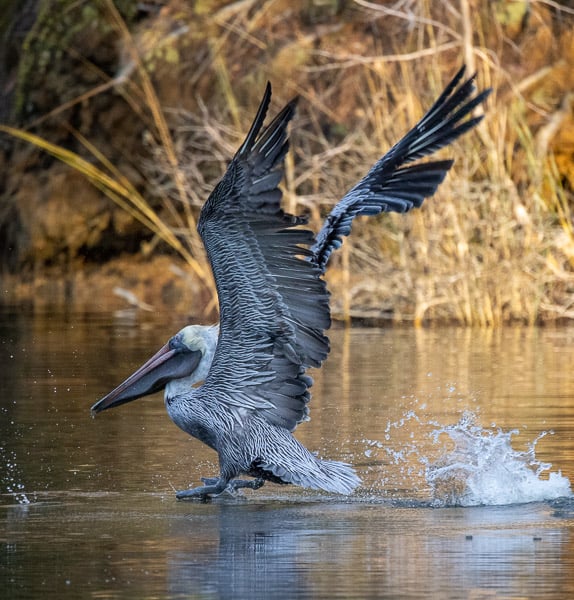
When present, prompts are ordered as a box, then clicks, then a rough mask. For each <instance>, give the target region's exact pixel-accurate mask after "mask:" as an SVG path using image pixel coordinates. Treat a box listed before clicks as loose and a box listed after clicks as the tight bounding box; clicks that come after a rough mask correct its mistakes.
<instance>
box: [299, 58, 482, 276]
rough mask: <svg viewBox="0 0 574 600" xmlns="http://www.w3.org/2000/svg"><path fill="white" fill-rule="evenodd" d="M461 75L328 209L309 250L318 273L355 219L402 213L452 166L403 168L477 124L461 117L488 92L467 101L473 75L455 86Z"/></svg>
mask: <svg viewBox="0 0 574 600" xmlns="http://www.w3.org/2000/svg"><path fill="white" fill-rule="evenodd" d="M464 71H465V67H464V66H463V67H462V68H461V69H460V70H459V71H458V73H457V74H456V75H455V77H454V78H453V80H452V81H451V82H450V83H449V84H448V85H447V86H446V88H445V89H444V91H443V92H442V94H441V95H440V96H439V98H438V99H437V100H436V102H435V103H434V104H433V106H432V107H431V108H430V110H429V111H428V112H427V113H426V114H425V116H424V117H423V118H422V119H421V120H420V121H419V122H418V123H417V125H415V127H413V128H412V129H411V130H410V131H409V132H408V133H407V134H406V135H405V136H404V137H403V138H402V139H401V140H400V141H399V142H398V143H397V144H395V145H394V146H393V147H392V148H391V149H390V150H389V151H388V152H387V154H385V155H384V156H383V157H382V158H381V159H380V160H379V161H377V162H376V163H375V165H374V166H373V167H372V168H371V170H370V171H369V172H368V173H367V175H365V177H364V178H363V179H361V181H359V183H357V185H355V186H354V187H353V188H352V189H351V190H349V192H347V194H346V195H345V196H344V197H343V199H342V200H341V201H340V202H339V203H338V204H337V205H336V206H335V208H333V210H332V211H331V213H330V214H329V215H328V217H327V218H326V220H325V223H324V225H323V228H322V229H321V231H320V232H319V234H318V235H317V239H316V241H315V243H314V244H313V246H312V248H311V252H312V254H313V256H312V259H311V260H312V261H313V262H314V263H315V264H316V265H317V266H318V267H319V268H320V269H321V270H323V271H324V270H325V268H326V266H327V262H328V260H329V257H330V256H331V252H333V250H336V249H337V248H339V247H340V246H341V243H342V239H341V238H342V237H343V236H347V235H349V233H351V224H352V222H353V219H354V218H355V217H356V216H359V215H378V214H379V213H381V212H401V213H402V212H407V211H409V210H411V209H412V208H413V207H419V206H420V205H421V204H422V203H423V200H424V199H425V198H427V197H429V196H432V195H433V194H434V192H435V191H436V189H437V187H438V186H439V185H440V183H441V182H442V181H443V179H444V178H445V175H446V173H447V171H448V170H449V169H450V167H451V166H452V164H453V161H452V160H442V161H433V162H426V163H416V164H409V163H412V162H413V161H416V160H417V159H419V158H422V157H424V156H428V155H429V154H432V153H433V152H435V151H437V150H439V149H440V148H443V147H444V146H447V145H448V144H450V143H451V142H452V141H454V140H455V139H456V138H458V137H459V136H461V135H462V134H464V133H466V132H467V131H468V130H469V129H472V128H473V127H474V126H475V125H477V124H478V123H479V122H480V121H481V119H482V116H478V117H470V118H467V117H469V115H470V114H471V113H472V111H473V110H474V109H475V108H476V107H477V106H478V105H479V104H481V103H482V102H484V100H485V99H486V97H487V96H488V95H489V94H490V92H491V90H490V89H487V90H485V91H483V92H481V93H480V94H478V95H477V96H474V97H473V98H471V96H472V94H473V93H474V91H475V86H474V76H473V77H471V78H469V79H467V80H466V81H463V82H462V83H460V82H461V79H462V78H463V75H464ZM459 84H460V85H459Z"/></svg>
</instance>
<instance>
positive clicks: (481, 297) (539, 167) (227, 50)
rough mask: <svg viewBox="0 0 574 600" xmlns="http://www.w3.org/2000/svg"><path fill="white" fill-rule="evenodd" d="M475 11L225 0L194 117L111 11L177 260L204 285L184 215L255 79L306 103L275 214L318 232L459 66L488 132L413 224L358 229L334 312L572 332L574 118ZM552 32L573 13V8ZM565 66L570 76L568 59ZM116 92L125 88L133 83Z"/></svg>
mask: <svg viewBox="0 0 574 600" xmlns="http://www.w3.org/2000/svg"><path fill="white" fill-rule="evenodd" d="M439 4H440V6H438V5H439ZM531 4H532V16H531V20H532V19H533V20H534V22H535V25H536V26H537V27H538V28H539V30H540V29H541V28H542V26H544V27H546V28H551V27H552V22H553V11H554V12H556V11H557V10H559V8H560V5H559V4H558V3H549V2H534V3H531ZM110 6H111V3H110ZM479 8H480V10H477V7H476V6H475V7H474V8H473V7H472V6H470V3H469V2H468V0H462V1H461V2H458V3H448V5H447V4H444V5H443V3H431V2H429V1H424V0H420V1H415V0H402V1H397V2H396V3H374V2H369V1H367V0H355V1H354V2H351V3H347V9H346V10H347V14H345V15H343V16H342V17H341V18H340V19H339V20H338V21H337V20H331V21H330V22H329V23H327V24H319V25H316V26H314V27H306V28H305V27H304V26H302V25H301V23H300V22H298V21H297V22H294V21H293V18H294V17H293V14H296V13H294V12H293V10H292V3H288V2H286V0H285V1H283V0H276V1H275V2H268V3H256V2H254V1H246V0H244V1H243V2H236V3H234V4H232V5H229V6H226V7H224V8H222V9H221V10H220V11H219V12H217V13H216V14H214V15H211V16H209V17H205V23H204V25H205V27H206V30H208V31H209V33H210V36H211V38H210V40H211V41H208V42H207V43H208V46H209V52H208V53H207V55H206V56H207V58H206V59H205V61H204V62H203V63H202V64H201V65H199V67H197V65H195V66H194V71H193V74H191V75H190V78H191V79H192V80H193V82H194V83H197V82H199V81H200V80H201V78H202V77H203V78H208V79H209V78H211V80H212V84H211V87H210V89H211V91H212V92H213V86H215V89H216V91H217V92H218V93H212V95H211V96H210V97H209V98H208V97H205V98H203V100H202V99H201V97H200V96H199V95H198V97H197V98H196V100H197V107H198V109H197V111H195V112H185V111H181V110H178V111H175V110H173V109H169V108H167V107H163V110H162V109H160V106H159V101H158V99H157V97H156V95H155V93H154V91H153V87H152V86H151V83H150V79H149V77H148V75H147V73H146V72H145V70H144V69H143V68H142V60H141V57H139V56H138V53H137V52H136V47H137V44H135V43H134V42H133V40H132V39H131V37H130V35H129V33H128V32H127V30H125V27H123V26H122V24H121V20H119V21H118V20H117V15H116V14H114V12H113V10H112V9H110V11H111V12H110V14H111V15H112V17H113V19H115V21H114V22H115V23H116V27H117V28H118V31H119V32H120V33H121V38H122V40H123V43H124V45H125V46H126V47H127V48H129V50H130V56H131V57H132V58H131V61H132V62H131V64H132V66H133V69H134V73H137V74H138V78H137V81H138V82H139V83H138V88H137V89H138V94H139V96H137V95H135V94H134V95H133V97H134V98H136V96H137V102H140V103H141V102H143V105H144V106H145V107H146V108H145V112H146V113H147V114H151V115H152V117H153V119H152V121H153V123H154V124H155V131H156V133H157V135H154V136H151V138H150V139H149V140H148V141H149V150H150V156H151V159H150V161H149V164H148V165H147V173H148V175H149V178H150V182H151V184H152V185H151V189H150V197H152V196H154V195H155V196H156V197H160V198H161V199H162V201H163V202H165V203H166V205H167V206H168V207H169V211H168V213H169V214H171V217H170V219H169V222H168V223H167V225H168V227H169V229H170V230H171V232H172V234H174V235H175V236H176V237H175V239H180V238H181V237H182V236H184V237H187V240H186V241H185V243H184V246H183V247H184V252H183V253H182V255H183V256H185V257H186V259H187V260H188V262H189V263H190V264H191V265H192V267H193V269H194V271H195V272H196V274H197V275H198V276H199V277H200V278H201V279H203V280H204V281H207V280H208V276H207V275H206V272H207V270H208V269H207V265H206V263H205V258H204V256H203V254H202V253H201V251H200V250H199V249H198V240H197V234H196V232H195V228H194V226H193V225H194V216H195V215H196V214H197V210H198V207H199V206H200V205H201V204H202V202H203V201H204V200H205V198H206V197H207V195H208V194H209V191H210V190H211V189H212V186H213V184H214V183H215V181H216V180H217V179H218V178H219V176H220V175H221V174H222V173H223V171H224V169H225V166H226V161H227V160H229V158H230V157H231V156H232V155H233V153H234V151H235V149H236V148H237V146H238V144H239V143H240V141H241V140H242V136H243V135H244V133H245V131H246V130H247V128H248V126H249V122H250V119H251V117H252V115H253V114H254V110H255V106H256V102H257V101H258V96H259V94H260V92H261V91H262V89H263V84H264V81H265V79H266V78H269V79H271V80H272V82H273V83H274V90H275V92H276V97H277V98H279V100H277V101H275V104H274V109H275V108H277V106H279V105H280V104H281V102H282V101H285V100H287V99H288V98H289V97H291V96H292V95H293V94H295V93H299V94H300V95H301V96H302V99H301V102H300V110H299V113H298V116H297V117H296V119H295V123H294V129H293V135H292V138H293V141H294V143H293V150H292V152H291V154H290V155H289V157H288V159H287V161H286V177H285V182H284V191H285V203H286V208H287V209H288V210H290V211H307V212H308V213H309V214H310V216H311V223H312V225H313V227H314V228H315V229H316V230H317V229H318V228H319V227H320V224H321V222H322V217H323V216H324V215H325V214H326V213H327V212H328V210H329V208H330V207H331V206H332V205H333V204H334V203H335V202H336V201H337V200H338V199H339V198H341V197H342V195H343V194H344V192H345V191H346V190H347V189H348V188H349V187H350V186H351V185H352V184H353V183H354V182H356V181H357V179H358V178H360V177H361V176H362V175H363V174H364V173H365V172H366V170H367V169H368V168H369V166H370V165H371V164H372V163H373V162H374V161H375V160H377V159H378V158H379V156H380V155H381V154H382V153H383V152H385V151H386V150H387V149H388V148H389V147H390V146H391V145H392V144H393V143H394V142H396V141H397V140H398V139H399V138H400V137H401V136H402V135H404V134H405V133H406V131H407V130H408V129H409V128H410V127H412V125H413V124H414V123H415V122H416V120H417V119H418V118H420V116H421V115H422V114H423V112H424V110H425V109H426V108H428V107H429V106H430V104H431V103H432V101H433V99H434V98H435V97H436V96H437V95H438V93H440V91H441V89H442V87H443V85H444V84H445V82H446V81H447V79H448V78H449V76H450V75H451V74H452V73H453V72H454V71H455V70H456V68H457V67H458V66H459V64H460V63H461V62H462V61H463V60H464V61H466V63H467V64H468V65H469V66H471V68H472V69H476V71H477V72H478V82H479V85H480V87H487V86H492V87H493V88H494V90H495V91H494V93H493V95H492V96H491V98H490V99H489V102H488V106H487V118H486V119H485V120H484V121H483V123H482V124H481V125H480V127H479V128H477V130H475V131H474V132H472V133H471V134H469V135H467V136H466V137H465V138H464V139H462V140H460V141H459V142H457V143H456V144H454V145H453V146H452V147H451V148H449V149H447V150H445V151H443V153H442V154H443V155H446V156H452V157H453V158H454V159H455V161H456V162H455V167H454V168H453V169H452V171H451V173H450V174H449V176H448V178H447V180H446V181H445V183H444V184H443V186H442V187H441V189H440V191H439V193H438V194H437V195H436V196H435V197H434V198H432V199H429V200H427V201H426V202H425V205H424V207H423V209H422V210H421V211H415V212H413V213H412V214H410V215H408V216H402V215H382V216H381V217H378V218H373V219H369V220H359V221H358V222H357V223H356V224H355V225H354V231H353V235H352V236H351V238H349V240H348V242H347V244H346V246H345V247H344V248H343V251H342V252H339V253H338V255H337V256H335V257H334V259H333V260H332V264H331V267H330V270H329V273H328V279H329V282H330V287H331V290H332V291H333V309H334V313H335V314H337V315H338V316H346V317H364V318H369V319H375V320H384V319H390V320H392V321H395V322H398V321H404V320H410V321H414V322H415V323H417V324H420V323H422V322H427V321H432V322H456V323H460V324H465V325H481V326H494V325H500V324H502V323H508V322H521V323H528V324H533V323H536V322H540V321H548V320H555V319H572V318H574V230H573V226H572V199H571V197H570V193H569V191H566V190H565V189H564V188H563V187H562V179H563V175H562V174H561V173H559V171H558V170H557V168H556V164H555V161H554V158H553V154H552V151H551V147H552V139H553V137H554V135H555V133H556V131H557V130H559V129H560V127H561V126H562V124H563V122H564V119H567V118H568V115H569V110H570V105H569V104H565V105H564V104H561V102H560V101H559V98H558V100H557V99H556V98H557V96H558V95H559V93H561V92H560V91H559V90H558V91H557V90H556V89H554V92H553V93H554V96H553V97H552V98H551V99H550V101H546V100H545V101H544V102H538V101H537V100H536V97H535V95H534V94H533V93H531V92H532V90H533V89H544V88H540V87H537V86H539V84H540V83H541V82H542V83H545V82H547V81H548V79H549V78H550V79H552V77H553V72H554V70H555V68H558V67H560V65H559V59H560V57H558V58H556V57H555V56H550V54H549V57H547V58H548V60H551V61H554V62H551V63H550V65H549V66H548V65H547V66H545V67H540V69H539V70H537V71H535V72H531V71H529V70H528V69H526V68H525V67H523V66H520V68H517V66H516V64H513V63H512V62H511V61H506V60H505V58H504V55H505V52H507V50H506V48H508V47H515V46H517V44H518V42H515V41H514V38H512V30H511V27H512V26H514V24H513V23H510V24H508V23H507V22H506V21H503V16H500V15H498V16H499V17H500V21H499V22H497V23H496V24H495V25H493V15H492V13H491V12H490V9H489V8H488V5H487V4H485V5H484V6H482V5H480V7H479ZM560 18H563V19H570V20H571V19H572V14H571V13H570V11H568V9H566V10H565V11H563V12H560ZM504 19H506V16H504ZM366 22H368V23H369V24H370V26H371V27H372V30H371V33H372V31H373V30H376V28H377V27H380V28H381V34H380V36H379V37H377V36H376V35H373V36H372V38H369V40H366V39H365V33H364V31H365V30H366V28H365V23H366ZM386 29H390V30H391V32H392V34H389V35H385V34H384V33H383V32H384V31H385V30H386ZM537 31H538V30H537ZM536 35H538V33H533V34H532V36H533V38H532V39H533V40H534V41H536V39H537V38H536ZM214 36H217V37H214ZM343 37H344V38H345V39H346V40H347V42H346V43H345V44H343V45H342V44H341V43H340V40H341V39H342V38H343ZM517 39H518V38H517ZM521 51H525V50H521ZM549 52H550V51H549ZM533 60H535V58H533ZM564 60H566V68H568V65H569V64H570V63H569V61H574V56H571V57H570V56H568V57H566V58H565V59H564ZM257 64H260V65H261V67H260V68H259V69H258V70H257V72H255V73H254V72H253V71H254V65H257ZM563 67H564V65H562V67H560V68H563ZM570 70H572V69H570ZM210 73H211V75H210ZM126 79H127V80H129V83H130V85H131V86H133V85H135V84H134V81H135V79H136V78H135V77H134V76H132V75H130V76H126ZM573 85H574V82H573ZM208 87H209V86H208ZM129 89H131V88H129V86H128V87H126V90H129ZM124 93H127V92H126V91H125V90H124ZM130 93H132V92H130ZM142 98H143V100H142ZM208 100H209V104H208ZM134 102H135V100H134ZM164 115H167V120H166V118H165V116H164ZM167 122H169V123H170V127H171V129H170V130H168V128H167ZM231 125H232V126H233V128H231ZM30 141H33V142H34V143H39V142H38V140H31V139H30ZM44 147H45V148H46V146H44ZM47 149H48V148H47ZM115 175H117V179H118V180H119V179H121V178H120V176H119V175H118V174H115ZM97 180H98V178H97V177H96V181H97ZM100 181H101V180H100ZM108 188H110V189H113V186H108ZM131 194H132V191H130V195H131ZM121 195H122V194H120V196H121ZM138 202H139V199H138ZM142 212H144V211H143V209H142ZM181 215H183V220H182V218H181ZM151 220H152V221H153V222H155V221H154V219H153V218H151ZM154 226H155V225H154ZM157 227H158V229H157V230H155V231H156V233H157V235H158V236H161V237H162V238H163V239H164V240H167V239H168V237H169V236H168V234H165V233H161V231H162V229H161V226H160V225H159V224H157ZM168 243H170V242H168ZM174 247H176V246H174ZM178 251H180V253H181V250H180V249H179V248H178Z"/></svg>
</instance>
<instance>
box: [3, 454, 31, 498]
mask: <svg viewBox="0 0 574 600" xmlns="http://www.w3.org/2000/svg"><path fill="white" fill-rule="evenodd" d="M0 464H2V465H3V467H4V473H3V474H2V479H1V483H2V487H4V489H5V490H6V492H8V493H9V494H12V495H13V496H14V499H15V500H16V502H17V503H18V504H30V500H29V498H28V496H26V493H25V492H24V484H23V483H22V481H21V477H20V474H19V469H18V463H17V461H16V453H15V452H14V451H9V450H7V449H6V448H4V447H3V446H0Z"/></svg>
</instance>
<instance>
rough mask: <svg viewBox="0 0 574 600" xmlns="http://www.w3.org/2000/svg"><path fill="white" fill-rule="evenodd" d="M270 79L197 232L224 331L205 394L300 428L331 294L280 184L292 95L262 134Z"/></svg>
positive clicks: (320, 356) (321, 354) (324, 344)
mask: <svg viewBox="0 0 574 600" xmlns="http://www.w3.org/2000/svg"><path fill="white" fill-rule="evenodd" d="M270 96H271V88H270V86H269V85H268V86H267V89H266V91H265V95H264V96H263V100H262V101H261V105H260V107H259V110H258V112H257V116H256V118H255V120H254V122H253V125H252V126H251V129H250V131H249V133H248V135H247V137H246V139H245V142H244V143H243V144H242V145H241V147H240V149H239V151H238V152H237V154H236V155H235V157H234V158H233V160H232V161H231V163H230V165H229V168H228V170H227V172H226V174H225V175H224V177H223V179H222V180H221V181H220V182H219V184H218V185H217V186H216V188H215V189H214V191H213V193H212V194H211V196H210V197H209V199H208V200H207V202H206V203H205V205H204V207H203V209H202V211H201V215H200V219H199V223H198V230H199V233H200V235H201V237H202V239H203V242H204V244H205V248H206V250H207V254H208V257H209V260H210V262H211V266H212V269H213V274H214V277H215V282H216V286H217V292H218V296H219V307H220V318H221V326H220V334H219V341H218V344H217V350H216V353H215V356H214V359H213V363H212V367H211V370H210V373H209V375H208V377H207V379H206V381H205V384H204V385H203V387H202V393H204V394H208V395H209V394H212V395H213V397H214V399H216V401H217V402H223V403H225V404H227V405H229V406H233V407H236V408H237V409H247V410H257V411H260V412H261V413H262V414H263V415H264V416H265V417H266V418H267V419H268V420H269V421H270V422H271V423H274V424H276V425H280V426H283V427H286V428H288V429H290V430H292V429H294V428H295V426H296V425H297V423H299V422H300V421H301V420H302V419H304V418H305V417H306V415H307V402H308V401H309V393H308V387H309V386H310V385H311V383H312V381H311V379H310V378H309V377H307V376H306V375H305V369H306V368H307V367H309V366H315V367H316V366H319V365H320V364H321V363H322V361H323V360H324V359H325V358H326V356H327V354H328V352H329V341H328V339H327V337H326V336H325V335H324V331H325V330H326V329H327V328H328V327H329V326H330V314H329V297H328V293H327V290H326V287H325V283H324V282H323V281H322V280H321V278H320V276H321V271H320V269H319V268H318V267H317V266H316V265H314V264H313V263H312V262H310V261H308V260H306V258H308V257H309V256H310V253H309V246H310V245H311V244H312V243H313V241H314V236H313V233H312V232H311V231H309V230H308V229H305V228H303V227H301V225H302V224H304V223H305V220H304V219H303V218H301V217H296V216H293V215H289V214H286V213H285V212H284V211H283V210H282V209H281V206H280V202H281V192H280V190H279V189H278V187H277V185H278V183H279V181H280V180H281V177H282V174H283V173H282V165H283V159H284V157H285V154H286V152H287V150H288V141H287V125H288V123H289V121H290V120H291V118H292V117H293V114H294V112H295V105H296V99H295V100H292V101H291V102H289V104H287V106H285V108H284V109H283V110H282V111H281V112H280V113H279V114H278V115H277V117H276V118H275V119H274V120H273V121H272V123H271V124H270V125H269V126H268V127H267V128H266V129H264V130H263V132H262V133H261V134H259V132H260V130H261V127H262V124H263V121H264V119H265V113H266V110H267V107H268V105H269V100H270Z"/></svg>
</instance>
